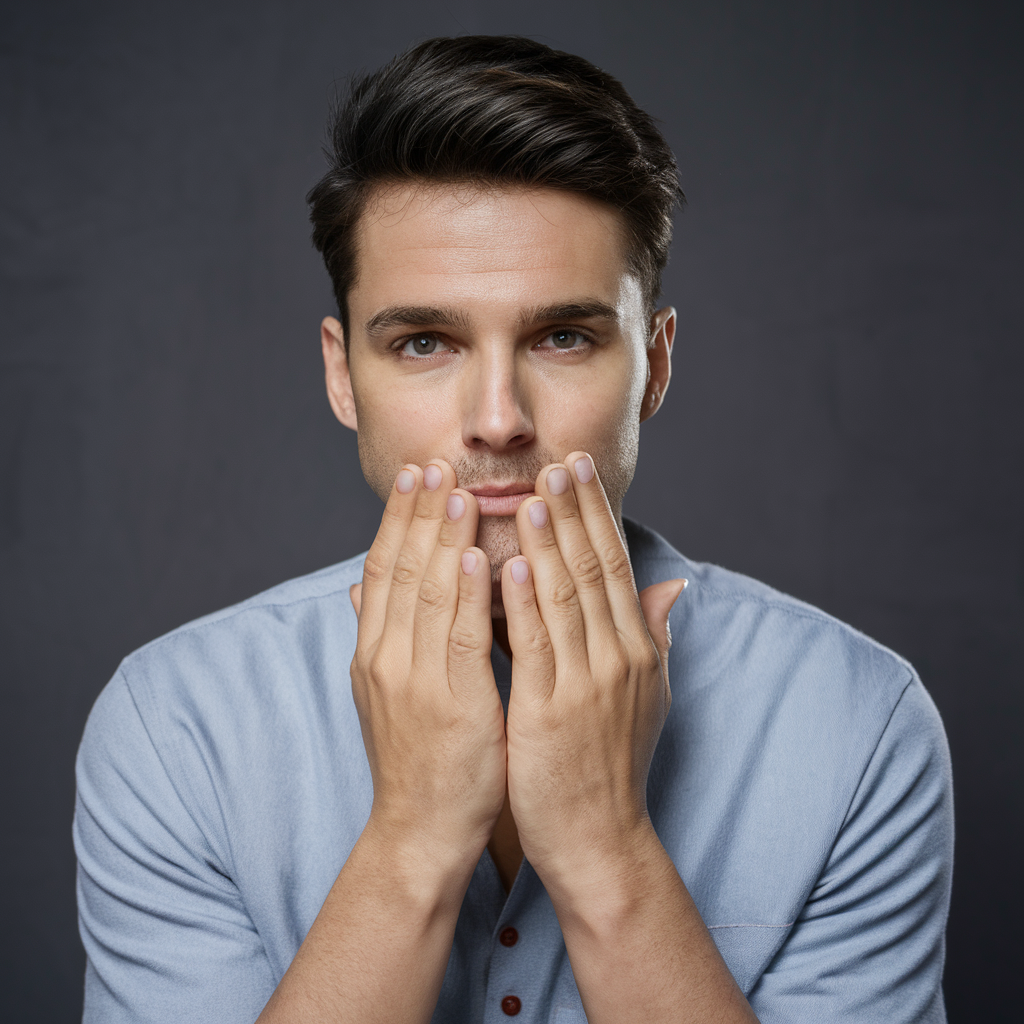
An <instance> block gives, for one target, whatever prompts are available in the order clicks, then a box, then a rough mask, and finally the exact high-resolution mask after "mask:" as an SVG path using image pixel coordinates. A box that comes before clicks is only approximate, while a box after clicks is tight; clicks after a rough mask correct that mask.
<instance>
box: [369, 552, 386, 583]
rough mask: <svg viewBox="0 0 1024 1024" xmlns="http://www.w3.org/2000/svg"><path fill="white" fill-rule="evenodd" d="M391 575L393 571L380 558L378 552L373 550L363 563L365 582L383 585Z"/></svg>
mask: <svg viewBox="0 0 1024 1024" xmlns="http://www.w3.org/2000/svg"><path fill="white" fill-rule="evenodd" d="M390 574H391V569H390V567H389V566H388V565H387V563H386V562H385V561H384V559H383V558H381V557H380V554H379V553H378V552H375V551H373V550H371V551H370V552H369V554H367V556H366V561H364V562H363V582H364V583H383V582H384V580H386V579H387V578H388V576H389V575H390Z"/></svg>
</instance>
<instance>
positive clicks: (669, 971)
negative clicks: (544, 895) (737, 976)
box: [545, 826, 757, 1024]
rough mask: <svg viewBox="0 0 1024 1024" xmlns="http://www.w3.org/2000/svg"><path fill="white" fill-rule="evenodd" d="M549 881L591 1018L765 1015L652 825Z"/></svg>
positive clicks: (647, 1020)
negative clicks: (752, 1002) (617, 848)
mask: <svg viewBox="0 0 1024 1024" xmlns="http://www.w3.org/2000/svg"><path fill="white" fill-rule="evenodd" d="M545 885H546V886H547V888H548V892H549V895H551V899H552V902H553V903H554V906H555V910H556V912H557V914H558V919H559V923H560V924H561V927H562V933H563V935H564V937H565V945H566V949H567V951H568V953H569V960H570V962H571V964H572V970H573V975H574V977H575V979H576V984H577V986H578V988H579V991H580V996H581V998H582V1000H583V1006H584V1009H585V1010H586V1013H587V1019H588V1020H589V1021H590V1022H591V1024H605V1022H609V1024H611V1022H614V1024H626V1022H631V1021H636V1022H644V1024H654V1022H658V1021H671V1022H672V1024H687V1022H695V1024H696V1022H698V1021H699V1022H701V1024H709V1022H721V1024H726V1022H728V1024H732V1022H736V1024H740V1022H743V1024H750V1022H752V1021H753V1022H756V1020H757V1018H756V1017H755V1016H754V1013H753V1011H752V1010H751V1009H750V1006H749V1005H748V1003H747V1001H746V999H745V998H744V997H743V994H742V992H740V990H739V988H738V987H737V985H736V982H735V981H734V980H733V977H732V975H731V974H730V973H729V969H728V967H726V965H725V962H724V961H723V960H722V957H721V955H720V954H719V952H718V948H717V947H716V946H715V944H714V942H713V941H712V938H711V935H710V933H709V932H708V930H707V928H706V927H705V925H704V922H703V920H702V919H701V916H700V913H699V912H698V910H697V908H696V906H695V905H694V902H693V900H692V899H691V898H690V894H689V892H687V890H686V886H685V885H684V884H683V881H682V879H681V878H680V877H679V874H678V872H677V871H676V868H675V865H674V864H673V863H672V861H671V859H670V858H669V856H668V854H667V853H666V852H665V849H664V847H663V846H662V845H661V842H660V841H659V840H658V837H657V835H656V834H655V832H654V829H653V828H651V827H649V826H648V827H647V828H646V829H645V830H644V831H643V832H642V834H641V835H640V836H639V837H638V838H637V839H636V840H635V841H633V842H631V843H630V844H628V845H627V846H626V847H625V848H624V849H623V850H622V851H621V853H619V854H618V855H610V856H605V857H602V858H601V859H599V860H596V861H595V862H593V863H589V864H583V865H578V866H577V867H576V869H575V870H573V869H567V870H564V871H561V872H552V873H551V875H550V876H549V878H548V879H545Z"/></svg>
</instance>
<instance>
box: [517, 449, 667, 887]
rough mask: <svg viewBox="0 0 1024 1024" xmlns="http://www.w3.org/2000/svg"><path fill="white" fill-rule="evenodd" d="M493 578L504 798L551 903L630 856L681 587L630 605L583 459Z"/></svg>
mask: <svg viewBox="0 0 1024 1024" xmlns="http://www.w3.org/2000/svg"><path fill="white" fill-rule="evenodd" d="M536 494H537V497H536V498H531V499H529V500H527V501H525V502H524V503H523V504H522V505H521V506H520V508H519V511H518V514H517V517H516V525H517V528H518V533H519V544H520V550H521V552H522V556H523V557H519V558H515V559H511V560H510V561H509V562H507V563H506V564H505V566H504V569H503V572H502V596H503V599H504V605H505V613H506V616H507V618H508V635H509V645H510V647H511V649H512V656H513V662H512V665H513V668H512V695H511V699H510V701H509V711H508V723H507V727H506V732H507V744H508V787H509V802H510V805H511V809H512V814H513V816H514V817H515V821H516V825H517V827H518V829H519V838H520V841H521V843H522V847H523V852H524V854H525V855H526V857H527V858H528V859H529V861H530V863H531V864H532V865H533V867H534V868H535V869H536V870H537V872H538V873H539V874H540V875H541V877H542V879H543V880H544V882H545V885H547V886H548V888H549V892H551V893H552V895H553V896H554V890H555V889H557V888H559V887H561V886H562V885H566V884H571V883H572V881H573V880H581V879H582V878H583V877H585V876H589V877H593V876H594V872H595V871H597V872H598V873H599V874H600V873H601V872H603V871H606V870H607V869H608V868H609V867H610V868H611V869H612V870H614V869H615V867H616V866H617V865H621V864H624V863H626V862H627V861H628V859H629V858H631V857H632V856H634V855H635V853H636V850H637V846H638V844H642V843H646V842H648V841H649V840H650V838H651V836H652V834H653V831H652V828H651V824H650V819H649V818H648V815H647V802H646V787H647V772H648V769H649V767H650V763H651V757H652V756H653V753H654V748H655V745H656V743H657V741H658V736H659V735H660V733H661V729H662V726H663V724H664V722H665V717H666V715H667V714H668V709H669V704H670V702H671V693H670V690H669V683H668V647H669V643H670V640H669V633H668V614H669V610H670V609H671V607H672V605H673V603H674V602H675V600H676V598H677V597H678V596H679V594H680V593H681V592H682V589H683V587H684V586H685V585H686V581H685V580H669V581H666V582H664V583H659V584H655V585H654V586H653V587H648V588H647V589H646V590H645V591H644V592H643V593H642V594H640V595H638V594H637V591H636V585H635V583H634V581H633V573H632V570H631V568H630V562H629V555H628V553H627V551H626V547H625V544H624V542H623V539H622V537H621V536H620V534H619V529H618V526H617V525H616V522H615V519H614V517H613V515H612V512H611V509H610V507H609V504H608V500H607V498H606V496H605V492H604V488H603V487H602V486H601V482H600V479H599V477H598V474H597V472H596V469H595V467H594V462H593V460H592V459H591V457H590V456H589V455H587V454H586V453H585V452H575V453H573V454H572V455H570V456H569V457H568V458H567V459H566V460H565V463H564V464H555V465H552V466H548V467H546V468H545V469H544V470H542V471H541V473H540V474H539V476H538V478H537V484H536Z"/></svg>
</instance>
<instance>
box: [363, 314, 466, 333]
mask: <svg viewBox="0 0 1024 1024" xmlns="http://www.w3.org/2000/svg"><path fill="white" fill-rule="evenodd" d="M395 327H457V328H459V329H460V330H463V331H465V330H469V321H468V320H467V319H466V317H465V316H464V315H463V314H462V313H460V312H459V311H458V310H457V309H452V307H451V306H386V307H385V308H384V309H379V310H377V312H376V313H374V314H373V316H371V317H370V319H369V320H367V321H366V327H365V330H366V333H367V334H368V335H369V336H370V337H371V338H372V337H377V336H378V335H381V334H385V333H386V332H387V331H390V330H392V329H393V328H395Z"/></svg>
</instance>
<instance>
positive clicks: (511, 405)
mask: <svg viewBox="0 0 1024 1024" xmlns="http://www.w3.org/2000/svg"><path fill="white" fill-rule="evenodd" d="M495 348H497V346H495ZM516 355H517V354H516V352H515V351H508V350H507V349H506V350H504V351H501V350H498V351H495V349H494V348H492V349H491V350H490V351H485V352H481V353H479V354H478V357H477V358H476V359H474V360H473V361H472V362H473V363H474V364H475V365H474V366H473V367H472V370H471V372H470V373H468V374H466V376H465V378H464V380H463V394H462V396H461V397H462V409H463V413H462V442H463V444H465V446H466V447H467V448H472V449H474V450H475V451H492V452H501V451H507V450H508V449H510V448H521V447H523V446H524V445H527V444H529V443H530V442H531V441H532V440H533V438H534V429H533V417H532V415H531V412H530V408H529V395H528V388H527V382H526V380H525V379H524V372H523V371H522V370H521V369H520V367H519V366H517V358H516Z"/></svg>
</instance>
